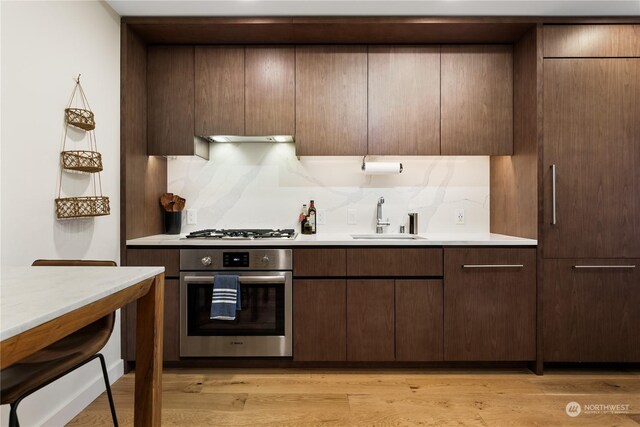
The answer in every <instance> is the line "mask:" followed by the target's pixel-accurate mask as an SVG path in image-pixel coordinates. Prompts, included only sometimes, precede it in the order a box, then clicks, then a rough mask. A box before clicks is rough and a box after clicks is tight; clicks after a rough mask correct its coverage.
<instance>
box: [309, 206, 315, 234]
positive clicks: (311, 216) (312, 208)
mask: <svg viewBox="0 0 640 427" xmlns="http://www.w3.org/2000/svg"><path fill="white" fill-rule="evenodd" d="M308 218H309V219H308V221H309V223H310V224H311V234H316V230H317V228H316V206H315V204H314V203H313V200H312V201H311V203H310V204H309V216H308Z"/></svg>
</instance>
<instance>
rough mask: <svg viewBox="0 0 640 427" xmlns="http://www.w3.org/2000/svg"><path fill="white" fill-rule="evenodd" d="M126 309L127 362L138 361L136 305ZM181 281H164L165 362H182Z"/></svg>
mask: <svg viewBox="0 0 640 427" xmlns="http://www.w3.org/2000/svg"><path fill="white" fill-rule="evenodd" d="M125 309H126V312H127V314H126V326H127V354H126V360H127V361H134V360H136V344H135V343H136V333H135V330H136V305H135V303H134V304H129V305H127V306H126V307H125ZM179 316H180V280H178V279H165V280H164V320H163V324H164V327H163V349H162V360H163V361H164V362H177V361H179V360H180V318H179Z"/></svg>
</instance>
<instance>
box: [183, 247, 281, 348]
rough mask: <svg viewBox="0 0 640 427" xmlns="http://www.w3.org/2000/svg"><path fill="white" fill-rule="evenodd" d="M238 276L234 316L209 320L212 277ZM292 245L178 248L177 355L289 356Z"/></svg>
mask: <svg viewBox="0 0 640 427" xmlns="http://www.w3.org/2000/svg"><path fill="white" fill-rule="evenodd" d="M218 274H225V275H237V276H238V283H239V286H240V295H241V296H240V299H241V310H240V311H238V312H237V313H236V319H235V320H212V319H210V311H211V297H212V292H213V280H214V277H215V276H216V275H218ZM291 311H292V254H291V249H255V248H253V249H182V250H181V251H180V356H181V357H212V356H213V357H222V356H224V357H229V356H246V357H263V356H291V354H292V352H291V345H292V337H291V333H292V325H291V322H292V316H291Z"/></svg>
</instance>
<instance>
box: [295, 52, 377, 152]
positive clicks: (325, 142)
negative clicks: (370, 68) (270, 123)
mask: <svg viewBox="0 0 640 427" xmlns="http://www.w3.org/2000/svg"><path fill="white" fill-rule="evenodd" d="M295 105H296V154H297V155H299V156H322V155H343V156H345V155H360V156H363V155H365V154H367V47H366V46H298V47H296V104H295Z"/></svg>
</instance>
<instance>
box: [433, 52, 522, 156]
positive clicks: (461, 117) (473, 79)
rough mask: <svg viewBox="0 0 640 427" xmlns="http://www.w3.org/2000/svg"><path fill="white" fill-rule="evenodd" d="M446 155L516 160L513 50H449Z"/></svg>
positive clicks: (444, 89)
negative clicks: (514, 158) (514, 148)
mask: <svg viewBox="0 0 640 427" xmlns="http://www.w3.org/2000/svg"><path fill="white" fill-rule="evenodd" d="M441 63H442V74H441V79H442V84H441V95H442V101H441V102H442V106H441V140H440V148H441V153H442V154H443V155H498V156H499V155H512V154H513V55H512V47H511V45H469V46H443V47H442V55H441Z"/></svg>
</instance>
